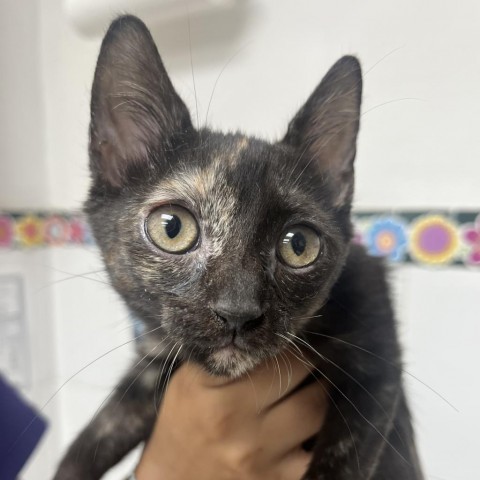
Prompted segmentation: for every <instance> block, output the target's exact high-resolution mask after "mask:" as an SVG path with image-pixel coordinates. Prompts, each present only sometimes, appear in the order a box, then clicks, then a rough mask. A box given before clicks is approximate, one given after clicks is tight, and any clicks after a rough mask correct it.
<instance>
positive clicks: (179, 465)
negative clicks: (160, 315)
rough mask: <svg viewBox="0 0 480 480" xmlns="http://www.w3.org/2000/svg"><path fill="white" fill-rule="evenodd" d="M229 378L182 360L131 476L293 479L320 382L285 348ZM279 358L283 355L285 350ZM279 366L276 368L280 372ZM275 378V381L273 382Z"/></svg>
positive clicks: (305, 457)
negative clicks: (309, 378)
mask: <svg viewBox="0 0 480 480" xmlns="http://www.w3.org/2000/svg"><path fill="white" fill-rule="evenodd" d="M287 357H288V360H287V361H288V366H287V363H286V362H283V363H282V360H281V358H282V357H279V362H278V364H277V362H275V368H274V367H273V362H270V363H267V364H264V365H261V366H260V367H258V368H257V369H255V370H254V371H253V372H251V373H250V374H249V375H247V376H245V377H242V378H240V379H236V380H230V379H226V378H218V377H212V376H210V375H208V374H207V373H206V372H205V371H204V370H202V369H201V368H200V367H199V366H197V365H194V364H192V363H185V364H184V365H182V366H181V367H180V368H179V369H178V371H177V372H176V373H175V374H174V375H173V378H172V380H171V382H170V384H169V387H168V390H167V392H166V394H165V397H164V399H163V402H162V405H161V408H160V412H159V416H158V419H157V422H156V425H155V429H154V431H153V434H152V436H151V438H150V440H149V442H148V444H147V446H146V448H145V451H144V454H143V456H142V459H141V461H140V463H139V465H138V467H137V471H136V476H137V480H191V479H193V478H194V479H196V480H239V479H241V480H246V479H248V480H260V479H261V480H300V478H301V477H302V476H303V474H304V473H305V472H306V470H307V467H308V464H309V462H310V460H311V453H308V452H306V451H304V450H303V449H302V444H303V443H304V442H305V441H306V440H308V439H309V438H311V437H312V436H314V435H315V434H316V433H318V432H319V431H320V429H321V427H322V425H323V422H324V420H325V415H326V411H327V406H328V402H327V394H326V389H325V386H324V385H322V384H319V383H318V382H314V383H310V384H308V385H306V386H303V387H302V388H301V389H298V390H296V389H297V387H298V386H299V385H300V384H301V383H302V382H303V381H304V380H305V378H306V377H307V376H308V375H309V373H310V371H309V367H306V365H305V364H304V363H303V362H301V361H300V360H299V359H298V358H297V357H296V356H294V355H291V354H288V355H287ZM284 358H285V357H284ZM279 369H280V372H281V375H280V376H279ZM280 378H281V381H280Z"/></svg>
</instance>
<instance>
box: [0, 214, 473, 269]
mask: <svg viewBox="0 0 480 480" xmlns="http://www.w3.org/2000/svg"><path fill="white" fill-rule="evenodd" d="M353 220H354V227H355V233H354V239H353V241H354V242H355V243H359V244H362V245H364V246H365V248H366V249H367V251H368V252H369V253H370V254H371V255H373V256H379V257H385V258H387V259H388V260H389V261H391V262H393V263H401V262H413V263H417V264H422V265H466V266H472V267H480V211H478V210H477V211H455V212H452V211H432V212H430V211H394V212H381V211H357V212H355V213H354V219H353ZM93 244H94V240H93V237H92V233H91V230H90V227H89V226H88V223H87V222H86V219H85V217H84V216H83V215H82V214H81V213H78V212H5V211H4V212H0V251H1V250H8V249H30V248H39V247H58V246H68V245H72V246H78V245H87V246H88V245H93Z"/></svg>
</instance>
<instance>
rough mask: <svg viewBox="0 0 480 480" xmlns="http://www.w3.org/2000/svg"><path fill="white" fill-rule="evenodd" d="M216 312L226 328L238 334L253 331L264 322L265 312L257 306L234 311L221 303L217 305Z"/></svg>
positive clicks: (248, 306)
mask: <svg viewBox="0 0 480 480" xmlns="http://www.w3.org/2000/svg"><path fill="white" fill-rule="evenodd" d="M214 311H215V313H216V314H217V315H218V317H219V318H220V320H222V321H223V322H224V323H225V325H226V326H228V327H229V328H230V329H231V330H233V331H236V332H237V333H240V332H246V331H249V330H253V329H255V328H257V327H259V326H260V324H261V323H262V322H263V311H262V309H261V307H260V306H259V305H256V304H251V305H245V306H244V308H241V309H239V308H235V309H233V308H231V307H230V308H229V305H224V304H222V303H220V304H217V305H215V308H214Z"/></svg>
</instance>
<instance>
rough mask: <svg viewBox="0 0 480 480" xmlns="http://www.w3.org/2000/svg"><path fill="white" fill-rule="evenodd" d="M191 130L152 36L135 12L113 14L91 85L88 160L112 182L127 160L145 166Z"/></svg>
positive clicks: (119, 178)
mask: <svg viewBox="0 0 480 480" xmlns="http://www.w3.org/2000/svg"><path fill="white" fill-rule="evenodd" d="M192 130H193V126H192V122H191V120H190V114H189V112H188V110H187V107H186V106H185V104H184V103H183V101H182V99H181V98H180V97H179V96H178V94H177V93H176V91H175V89H174V88H173V85H172V83H171V81H170V79H169V77H168V75H167V72H166V70H165V67H164V66H163V63H162V60H161V59H160V55H159V54H158V51H157V47H156V46H155V43H154V41H153V38H152V36H151V34H150V32H149V31H148V29H147V27H146V26H145V24H144V23H143V22H142V21H141V20H139V19H138V18H136V17H134V16H131V15H125V16H122V17H119V18H117V19H116V20H115V21H114V22H113V23H112V24H111V25H110V28H109V29H108V32H107V33H106V35H105V38H104V39H103V42H102V47H101V49H100V55H99V57H98V61H97V67H96V70H95V77H94V80H93V86H92V100H91V121H90V166H91V169H92V172H93V174H94V176H95V178H99V179H100V180H101V181H102V182H103V183H106V184H107V185H110V186H113V187H121V186H122V185H124V184H125V183H126V182H127V181H128V172H129V169H131V167H132V166H135V167H138V168H141V169H144V168H145V169H146V168H148V167H149V164H150V162H151V161H152V158H154V157H158V155H159V154H162V151H164V150H166V149H168V148H170V146H171V143H172V139H173V138H175V136H179V135H182V134H185V133H188V132H189V131H192Z"/></svg>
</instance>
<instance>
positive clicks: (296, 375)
mask: <svg viewBox="0 0 480 480" xmlns="http://www.w3.org/2000/svg"><path fill="white" fill-rule="evenodd" d="M313 368H314V367H313V366H312V365H311V364H310V363H307V362H305V361H303V359H301V358H300V355H297V354H296V353H295V354H293V353H292V352H286V351H284V352H282V353H281V355H278V356H277V357H274V358H271V359H269V360H267V361H266V362H265V363H264V364H262V365H260V366H259V367H257V368H256V369H254V370H253V371H252V372H250V373H249V375H248V376H245V377H244V378H241V379H240V380H239V381H238V382H237V383H236V384H235V386H234V387H233V388H232V393H235V388H237V389H238V391H239V394H241V390H243V391H244V392H245V391H246V388H248V389H249V393H250V394H251V392H252V389H253V390H254V392H255V397H256V410H257V411H256V413H259V412H261V411H265V410H266V409H268V408H269V407H270V406H272V405H273V404H274V403H276V402H278V401H279V400H280V399H282V398H285V397H286V396H288V395H289V394H290V393H291V392H292V391H293V390H295V389H296V388H297V387H298V386H299V385H300V384H301V383H302V382H303V381H304V380H305V379H306V378H307V376H308V375H309V374H310V373H311V371H313Z"/></svg>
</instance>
